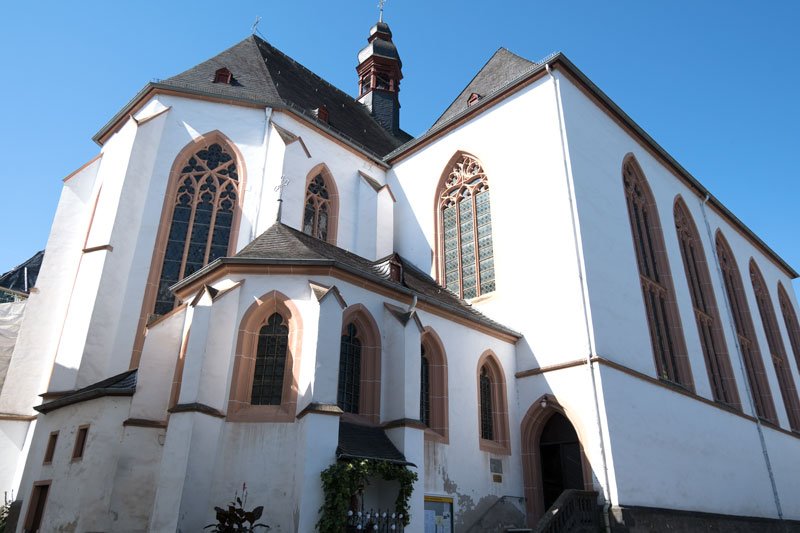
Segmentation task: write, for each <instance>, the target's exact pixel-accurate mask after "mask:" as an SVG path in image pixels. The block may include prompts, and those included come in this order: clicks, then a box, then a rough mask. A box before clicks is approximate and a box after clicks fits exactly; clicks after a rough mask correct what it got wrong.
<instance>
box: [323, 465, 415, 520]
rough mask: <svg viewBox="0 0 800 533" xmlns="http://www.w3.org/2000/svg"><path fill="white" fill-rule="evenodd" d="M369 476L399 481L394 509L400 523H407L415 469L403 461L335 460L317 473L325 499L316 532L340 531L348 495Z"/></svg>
mask: <svg viewBox="0 0 800 533" xmlns="http://www.w3.org/2000/svg"><path fill="white" fill-rule="evenodd" d="M373 476H377V477H380V478H382V479H384V480H386V481H397V482H399V483H400V491H399V492H398V494H397V499H396V500H395V502H394V506H395V512H396V513H397V514H398V516H402V518H403V524H404V525H408V523H409V519H410V517H409V514H408V510H409V503H408V502H409V500H410V499H411V493H412V492H413V491H414V482H415V481H416V480H417V474H416V473H415V472H412V471H411V470H409V469H408V467H407V466H405V465H399V464H396V463H390V462H387V461H378V460H374V459H363V460H360V461H337V462H336V463H334V464H332V465H331V466H329V467H328V468H327V469H326V470H324V471H323V472H322V473H321V474H320V477H321V478H322V492H323V493H324V494H325V503H324V504H323V505H322V507H321V508H320V510H319V511H320V514H321V515H322V516H321V517H320V519H319V522H317V529H318V530H319V531H320V533H341V532H342V531H344V528H345V526H346V525H347V511H349V510H350V501H351V499H352V497H353V496H354V495H355V494H356V493H358V492H359V491H361V490H363V489H364V486H365V485H366V484H367V478H370V477H373Z"/></svg>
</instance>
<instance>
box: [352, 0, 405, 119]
mask: <svg viewBox="0 0 800 533" xmlns="http://www.w3.org/2000/svg"><path fill="white" fill-rule="evenodd" d="M384 4H386V0H378V8H379V10H380V20H379V21H378V22H377V23H376V24H375V25H374V26H372V28H371V29H370V31H369V37H368V38H367V46H365V47H364V48H363V49H362V50H361V51H360V52H359V53H358V66H357V67H356V72H358V101H359V102H361V103H362V104H364V105H365V106H366V107H367V109H369V111H370V113H371V114H372V116H373V117H375V120H377V121H378V122H379V123H380V124H381V126H383V127H384V128H385V129H386V130H388V131H389V132H390V133H392V134H397V133H398V132H399V131H400V100H399V98H398V93H399V92H400V80H401V79H403V73H402V70H401V69H402V67H403V63H402V61H400V54H398V53H397V47H395V45H394V43H393V42H392V30H391V29H389V25H388V24H386V23H385V22H384V21H383V7H384Z"/></svg>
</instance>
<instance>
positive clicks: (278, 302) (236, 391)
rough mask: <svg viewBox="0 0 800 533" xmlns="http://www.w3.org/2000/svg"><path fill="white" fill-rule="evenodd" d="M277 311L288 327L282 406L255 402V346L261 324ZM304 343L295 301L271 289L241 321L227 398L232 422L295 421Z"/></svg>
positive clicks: (250, 308)
mask: <svg viewBox="0 0 800 533" xmlns="http://www.w3.org/2000/svg"><path fill="white" fill-rule="evenodd" d="M275 313H278V314H279V315H281V317H282V318H283V321H284V323H285V324H286V325H287V326H288V327H289V340H288V345H287V349H286V364H285V365H284V377H283V389H282V391H281V403H280V405H252V404H251V403H250V395H251V394H252V388H253V375H254V372H255V361H256V349H257V346H258V334H259V331H260V330H261V327H262V326H263V325H264V324H266V322H267V320H268V319H269V317H270V316H272V315H273V314H275ZM302 344H303V320H302V317H301V315H300V311H299V310H298V309H297V307H296V306H295V304H294V303H293V302H292V300H291V299H290V298H289V297H287V296H286V295H285V294H283V293H281V292H278V291H270V292H268V293H267V294H264V295H263V296H261V297H259V298H258V299H256V301H255V302H253V303H252V304H251V305H250V307H248V308H247V311H245V313H244V315H243V316H242V319H241V321H240V322H239V332H238V334H237V337H236V353H235V354H234V359H233V381H232V383H231V390H230V396H229V399H228V412H227V419H228V420H229V421H232V422H284V423H289V422H294V421H295V417H296V414H297V395H298V383H299V379H300V359H301V355H302Z"/></svg>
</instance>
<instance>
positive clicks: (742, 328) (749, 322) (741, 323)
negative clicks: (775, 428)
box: [717, 232, 777, 423]
mask: <svg viewBox="0 0 800 533" xmlns="http://www.w3.org/2000/svg"><path fill="white" fill-rule="evenodd" d="M717 258H718V260H719V266H720V270H721V271H722V278H723V281H724V283H725V292H726V293H727V295H728V303H729V304H730V306H731V314H732V315H733V324H734V327H735V328H736V338H737V340H738V341H739V349H740V350H741V352H742V358H743V359H744V366H745V371H746V373H747V382H748V383H749V385H750V390H751V391H752V396H753V403H755V409H756V415H757V416H758V417H760V418H763V419H764V420H768V421H770V422H773V423H775V422H777V417H776V414H775V405H774V404H773V403H772V395H771V393H770V390H769V383H768V382H767V376H766V372H765V371H764V362H763V361H762V360H761V351H760V350H759V349H758V342H756V332H755V329H754V328H753V319H752V318H751V316H750V307H749V306H748V305H747V301H746V300H745V294H744V286H743V285H742V276H741V275H740V274H739V267H738V265H737V264H736V260H735V259H734V257H733V252H732V251H731V248H730V246H728V242H727V241H726V240H725V237H723V236H722V233H720V232H717Z"/></svg>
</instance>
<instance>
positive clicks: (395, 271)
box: [389, 259, 403, 283]
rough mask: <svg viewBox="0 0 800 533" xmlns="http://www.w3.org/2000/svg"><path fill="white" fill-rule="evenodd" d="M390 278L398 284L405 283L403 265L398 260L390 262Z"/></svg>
mask: <svg viewBox="0 0 800 533" xmlns="http://www.w3.org/2000/svg"><path fill="white" fill-rule="evenodd" d="M389 278H391V280H392V281H396V282H398V283H402V282H403V265H401V264H400V262H399V261H397V260H394V259H393V260H391V261H389Z"/></svg>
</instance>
